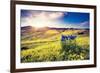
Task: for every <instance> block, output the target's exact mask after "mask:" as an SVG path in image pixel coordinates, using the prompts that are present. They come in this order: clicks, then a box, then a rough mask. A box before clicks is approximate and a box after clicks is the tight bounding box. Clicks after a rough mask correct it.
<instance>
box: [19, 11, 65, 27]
mask: <svg viewBox="0 0 100 73" xmlns="http://www.w3.org/2000/svg"><path fill="white" fill-rule="evenodd" d="M28 15H29V16H26V17H22V18H21V25H22V26H27V25H30V26H34V27H44V26H51V27H52V26H55V27H56V26H59V25H58V24H59V18H61V17H63V16H64V13H63V12H48V11H29V12H28Z"/></svg>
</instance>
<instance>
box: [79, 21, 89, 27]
mask: <svg viewBox="0 0 100 73" xmlns="http://www.w3.org/2000/svg"><path fill="white" fill-rule="evenodd" d="M80 26H81V27H84V28H89V21H84V22H82V23H80Z"/></svg>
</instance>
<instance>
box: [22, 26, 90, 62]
mask: <svg viewBox="0 0 100 73" xmlns="http://www.w3.org/2000/svg"><path fill="white" fill-rule="evenodd" d="M62 35H65V36H69V35H75V36H76V38H75V39H69V40H67V39H65V40H64V41H62V40H61V39H62ZM89 40H90V39H89V30H87V29H64V30H62V29H50V28H40V29H35V28H32V27H31V28H28V29H21V62H22V63H26V62H46V61H50V62H51V61H73V60H88V59H89V45H90V44H89Z"/></svg>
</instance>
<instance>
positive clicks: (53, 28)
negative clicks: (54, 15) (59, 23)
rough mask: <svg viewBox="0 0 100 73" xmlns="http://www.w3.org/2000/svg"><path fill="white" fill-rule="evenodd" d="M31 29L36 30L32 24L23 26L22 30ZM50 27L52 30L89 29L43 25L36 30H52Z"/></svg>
mask: <svg viewBox="0 0 100 73" xmlns="http://www.w3.org/2000/svg"><path fill="white" fill-rule="evenodd" d="M30 29H34V30H35V27H32V26H24V27H21V30H30ZM50 29H52V30H81V29H84V30H89V28H56V27H42V28H39V29H36V30H50Z"/></svg>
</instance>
